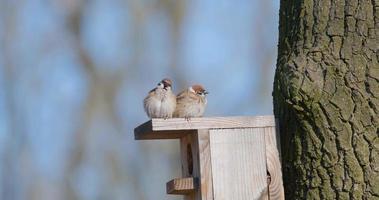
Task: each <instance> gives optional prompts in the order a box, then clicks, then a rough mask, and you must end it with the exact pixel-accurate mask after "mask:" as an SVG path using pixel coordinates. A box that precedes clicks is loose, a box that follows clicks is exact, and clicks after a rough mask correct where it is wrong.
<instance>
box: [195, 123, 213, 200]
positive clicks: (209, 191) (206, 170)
mask: <svg viewBox="0 0 379 200" xmlns="http://www.w3.org/2000/svg"><path fill="white" fill-rule="evenodd" d="M192 139H193V140H192V143H193V144H194V146H196V147H197V148H195V149H193V154H194V155H195V156H194V158H193V162H194V163H193V164H194V166H193V167H194V168H193V175H194V176H195V177H200V178H199V184H200V186H199V189H198V190H196V191H195V200H213V184H212V167H211V151H210V143H209V131H208V130H198V131H197V133H196V134H195V135H193V137H192Z"/></svg>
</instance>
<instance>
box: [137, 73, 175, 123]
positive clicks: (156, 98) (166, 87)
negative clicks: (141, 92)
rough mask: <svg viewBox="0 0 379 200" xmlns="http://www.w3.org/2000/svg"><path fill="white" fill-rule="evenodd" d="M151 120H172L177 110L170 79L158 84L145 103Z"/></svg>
mask: <svg viewBox="0 0 379 200" xmlns="http://www.w3.org/2000/svg"><path fill="white" fill-rule="evenodd" d="M143 106H144V108H145V112H146V114H147V116H148V117H149V118H164V119H167V118H171V117H172V114H173V113H174V111H175V108H176V96H175V94H174V93H173V92H172V81H171V80H170V79H168V78H165V79H163V80H162V81H161V82H159V83H158V86H157V87H156V88H154V89H152V90H151V91H150V92H149V94H148V95H147V97H146V98H145V99H144V101H143Z"/></svg>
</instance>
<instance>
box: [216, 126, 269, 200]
mask: <svg viewBox="0 0 379 200" xmlns="http://www.w3.org/2000/svg"><path fill="white" fill-rule="evenodd" d="M209 135H210V148H211V155H212V156H211V166H212V167H211V168H212V175H213V195H214V199H215V200H230V199H233V200H251V199H267V196H268V194H267V171H266V170H267V168H266V157H265V138H264V130H263V128H244V129H215V130H210V134H209Z"/></svg>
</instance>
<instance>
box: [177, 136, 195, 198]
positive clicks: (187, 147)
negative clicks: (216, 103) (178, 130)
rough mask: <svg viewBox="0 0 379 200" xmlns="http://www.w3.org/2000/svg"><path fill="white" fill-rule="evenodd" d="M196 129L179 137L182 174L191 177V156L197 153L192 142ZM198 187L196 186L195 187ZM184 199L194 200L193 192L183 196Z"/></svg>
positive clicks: (192, 163) (192, 165) (192, 164)
mask: <svg viewBox="0 0 379 200" xmlns="http://www.w3.org/2000/svg"><path fill="white" fill-rule="evenodd" d="M196 133H197V131H193V133H192V134H187V135H186V136H184V137H182V138H180V155H181V156H180V157H181V163H182V176H183V177H192V176H193V174H194V172H193V168H194V162H193V158H195V157H196V155H197V152H198V150H197V148H198V147H197V146H195V144H194V143H193V141H194V139H193V138H195V137H196ZM197 189H198V187H197ZM184 200H195V192H191V193H188V194H186V195H185V196H184Z"/></svg>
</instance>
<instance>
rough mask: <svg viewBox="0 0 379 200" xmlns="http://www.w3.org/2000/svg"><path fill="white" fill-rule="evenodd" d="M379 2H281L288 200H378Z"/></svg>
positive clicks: (278, 97) (280, 111) (281, 113)
mask: <svg viewBox="0 0 379 200" xmlns="http://www.w3.org/2000/svg"><path fill="white" fill-rule="evenodd" d="M378 38H379V0H294V1H289V0H281V6H280V25H279V46H278V48H279V50H278V60H277V69H276V75H275V82H274V92H273V96H274V113H275V115H276V117H277V118H278V119H279V127H280V133H281V145H282V146H281V148H282V162H283V178H284V186H285V193H286V199H379V64H378V60H379V52H378V49H379V39H378Z"/></svg>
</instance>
